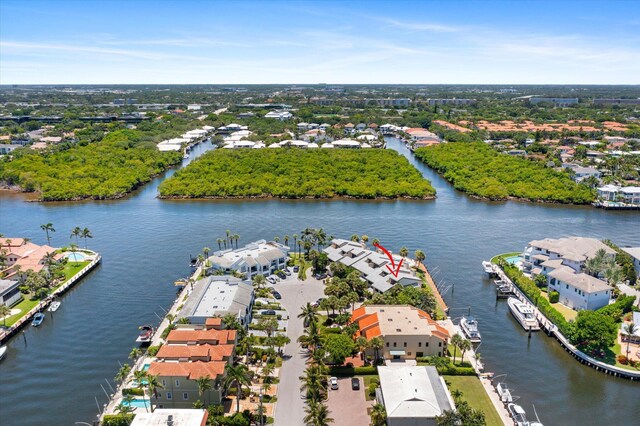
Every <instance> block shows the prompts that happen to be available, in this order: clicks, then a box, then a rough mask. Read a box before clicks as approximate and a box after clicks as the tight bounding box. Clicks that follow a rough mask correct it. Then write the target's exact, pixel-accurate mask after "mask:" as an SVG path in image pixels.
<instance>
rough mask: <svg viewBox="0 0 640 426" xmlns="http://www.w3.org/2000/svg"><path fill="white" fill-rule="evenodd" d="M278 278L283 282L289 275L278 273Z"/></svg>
mask: <svg viewBox="0 0 640 426" xmlns="http://www.w3.org/2000/svg"><path fill="white" fill-rule="evenodd" d="M278 276H279V277H280V278H282V279H283V280H284V279H286V278H287V275H286V274H285V273H284V272H278Z"/></svg>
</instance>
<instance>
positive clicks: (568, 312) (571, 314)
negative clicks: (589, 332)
mask: <svg viewBox="0 0 640 426" xmlns="http://www.w3.org/2000/svg"><path fill="white" fill-rule="evenodd" d="M541 294H542V297H544V298H545V299H547V300H549V295H548V294H547V293H546V292H545V291H543V292H542V293H541ZM551 306H553V307H554V308H555V309H556V311H558V312H560V313H561V314H562V316H563V317H564V319H566V320H567V321H573V320H575V319H576V317H577V316H578V312H576V311H574V310H573V309H571V308H567V307H566V306H564V305H563V304H561V303H552V304H551Z"/></svg>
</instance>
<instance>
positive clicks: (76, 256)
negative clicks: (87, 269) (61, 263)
mask: <svg viewBox="0 0 640 426" xmlns="http://www.w3.org/2000/svg"><path fill="white" fill-rule="evenodd" d="M64 257H66V258H67V259H68V260H70V261H72V262H84V260H85V259H86V257H85V255H84V254H82V253H79V252H77V251H75V252H67V253H65V254H64Z"/></svg>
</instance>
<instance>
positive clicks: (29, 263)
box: [0, 237, 62, 278]
mask: <svg viewBox="0 0 640 426" xmlns="http://www.w3.org/2000/svg"><path fill="white" fill-rule="evenodd" d="M0 250H3V251H4V252H5V255H6V257H7V260H6V264H5V267H4V269H1V270H0V272H2V273H4V274H5V275H4V277H5V278H11V277H13V276H17V275H16V272H15V269H16V266H19V267H20V271H21V273H25V272H27V271H29V270H31V271H33V272H40V271H41V270H42V269H43V268H45V265H46V263H47V256H53V260H55V261H58V260H60V259H61V258H62V255H61V254H56V250H57V249H56V248H54V247H49V246H48V245H46V244H45V245H42V246H39V245H37V244H34V243H32V242H31V241H25V239H24V238H7V237H3V238H1V239H0Z"/></svg>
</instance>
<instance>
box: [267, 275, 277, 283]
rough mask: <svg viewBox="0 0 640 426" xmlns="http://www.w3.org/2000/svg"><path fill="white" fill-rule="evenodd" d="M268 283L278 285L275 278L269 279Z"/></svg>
mask: <svg viewBox="0 0 640 426" xmlns="http://www.w3.org/2000/svg"><path fill="white" fill-rule="evenodd" d="M267 281H269V282H270V283H271V284H275V283H276V279H275V278H273V277H269V278H267Z"/></svg>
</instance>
